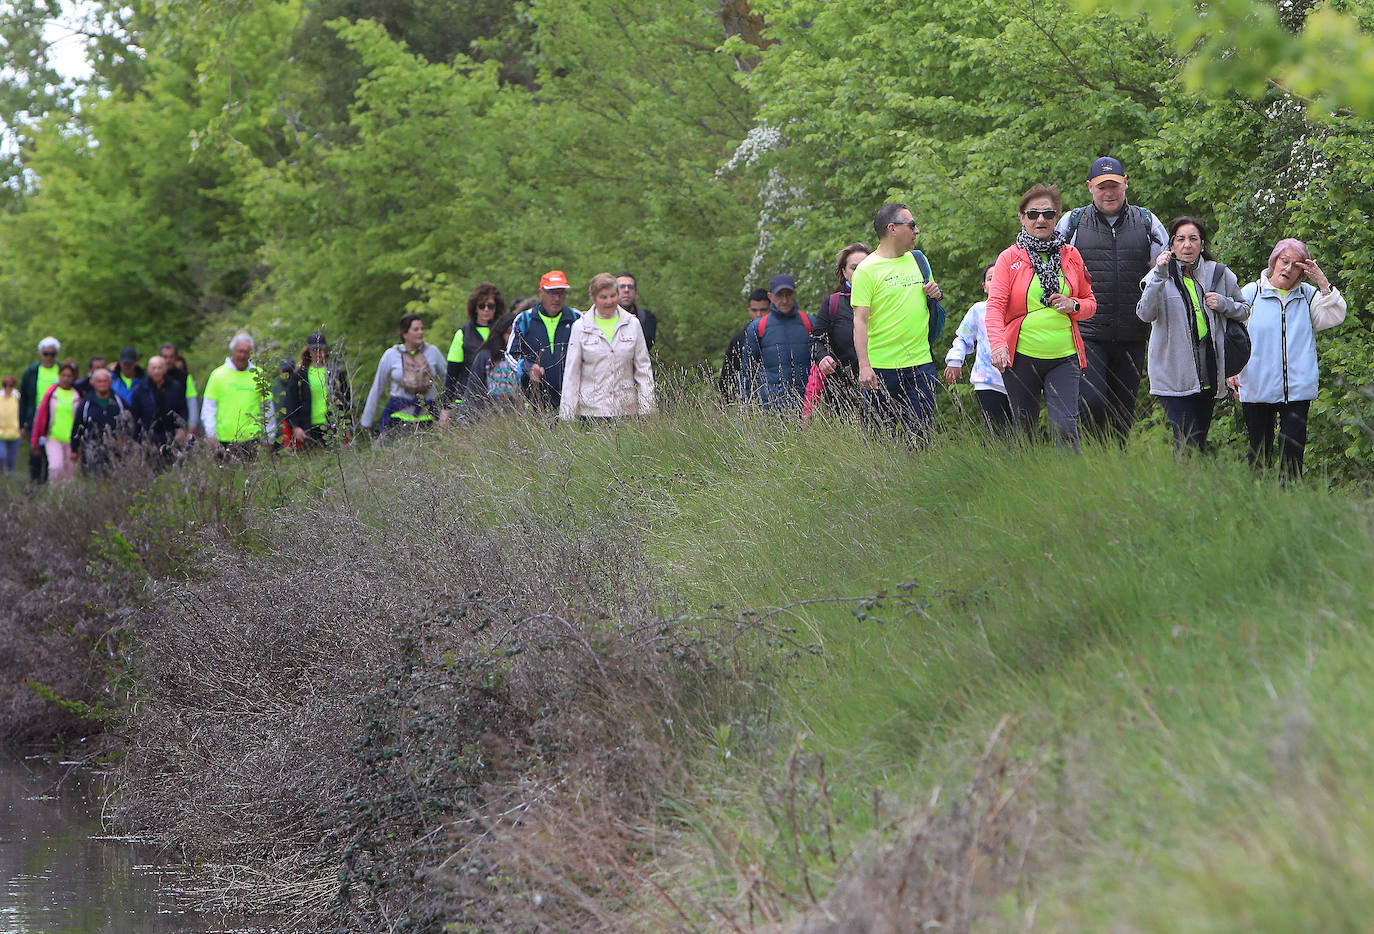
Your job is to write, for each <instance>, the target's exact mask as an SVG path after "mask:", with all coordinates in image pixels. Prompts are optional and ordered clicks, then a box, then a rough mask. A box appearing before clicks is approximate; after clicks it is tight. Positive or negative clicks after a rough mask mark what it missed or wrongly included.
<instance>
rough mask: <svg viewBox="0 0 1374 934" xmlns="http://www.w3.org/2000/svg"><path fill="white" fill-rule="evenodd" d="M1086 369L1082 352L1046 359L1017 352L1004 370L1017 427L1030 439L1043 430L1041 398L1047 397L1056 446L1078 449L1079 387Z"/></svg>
mask: <svg viewBox="0 0 1374 934" xmlns="http://www.w3.org/2000/svg"><path fill="white" fill-rule="evenodd" d="M1082 372H1083V371H1082V370H1080V369H1079V368H1078V354H1070V355H1069V356H1067V357H1060V358H1059V359H1057V360H1042V359H1040V358H1039V357H1028V356H1026V355H1025V354H1017V355H1016V358H1015V359H1014V360H1012V362H1011V366H1009V367H1007V368H1006V369H1005V370H1003V371H1002V382H1003V384H1004V385H1005V386H1006V387H1007V402H1008V403H1009V404H1010V406H1011V413H1012V418H1013V419H1014V421H1015V424H1016V429H1017V431H1018V432H1020V433H1021V435H1022V436H1023V437H1024V438H1025V439H1026V440H1028V441H1034V440H1035V439H1036V438H1037V436H1038V435H1039V433H1040V399H1041V397H1042V396H1043V397H1044V399H1045V409H1046V416H1047V418H1048V421H1049V423H1050V434H1051V436H1052V437H1053V438H1054V443H1055V445H1056V446H1059V445H1062V446H1064V447H1069V448H1072V449H1073V450H1074V451H1075V452H1076V451H1077V450H1078V391H1079V385H1080V376H1081V375H1082Z"/></svg>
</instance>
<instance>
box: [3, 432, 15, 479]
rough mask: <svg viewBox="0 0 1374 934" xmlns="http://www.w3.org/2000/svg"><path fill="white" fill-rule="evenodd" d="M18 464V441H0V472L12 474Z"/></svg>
mask: <svg viewBox="0 0 1374 934" xmlns="http://www.w3.org/2000/svg"><path fill="white" fill-rule="evenodd" d="M17 463H19V439H18V438H6V439H4V440H3V441H0V471H3V472H4V473H14V465H15V464H17Z"/></svg>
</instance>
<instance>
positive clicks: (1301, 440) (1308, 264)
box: [1228, 238, 1345, 479]
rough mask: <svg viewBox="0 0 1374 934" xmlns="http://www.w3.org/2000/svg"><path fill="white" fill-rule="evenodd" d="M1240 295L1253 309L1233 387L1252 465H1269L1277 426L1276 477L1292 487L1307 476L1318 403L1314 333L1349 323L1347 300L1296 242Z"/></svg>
mask: <svg viewBox="0 0 1374 934" xmlns="http://www.w3.org/2000/svg"><path fill="white" fill-rule="evenodd" d="M1304 280H1307V281H1304ZM1242 292H1243V294H1244V297H1245V300H1246V301H1248V302H1249V303H1250V345H1251V350H1250V360H1249V362H1248V363H1246V365H1245V369H1243V370H1241V371H1240V374H1239V375H1238V376H1233V377H1232V378H1231V379H1230V380H1228V382H1229V384H1230V386H1231V388H1232V389H1236V390H1238V391H1239V394H1240V409H1241V414H1243V415H1244V416H1245V431H1246V433H1247V434H1248V435H1249V436H1250V462H1251V463H1252V464H1255V465H1260V466H1268V465H1269V463H1271V462H1272V459H1273V456H1274V441H1275V435H1274V428H1275V425H1277V427H1278V438H1277V440H1278V446H1279V470H1280V472H1281V473H1282V475H1283V476H1284V477H1285V478H1287V479H1295V478H1297V477H1299V476H1301V475H1302V455H1303V450H1304V449H1305V448H1306V446H1307V410H1308V408H1309V407H1310V406H1311V405H1312V400H1314V399H1316V398H1317V378H1318V369H1317V339H1316V333H1317V332H1318V331H1325V330H1326V329H1327V328H1331V327H1335V326H1336V325H1338V324H1340V323H1341V322H1342V321H1344V320H1345V299H1343V298H1341V293H1340V292H1338V291H1336V288H1335V287H1334V286H1333V285H1332V284H1331V280H1329V279H1327V278H1326V273H1324V272H1322V270H1321V267H1320V266H1318V265H1317V264H1316V262H1315V261H1314V260H1313V259H1312V254H1311V253H1310V252H1309V251H1308V249H1307V244H1305V243H1303V242H1302V241H1301V240H1294V239H1292V238H1288V239H1285V240H1280V241H1279V242H1278V243H1276V244H1274V251H1273V252H1272V253H1270V254H1269V268H1268V269H1266V270H1265V271H1264V272H1263V273H1261V274H1260V277H1259V280H1258V281H1257V282H1252V283H1250V284H1249V285H1247V286H1246V287H1245V288H1244V289H1243V290H1242Z"/></svg>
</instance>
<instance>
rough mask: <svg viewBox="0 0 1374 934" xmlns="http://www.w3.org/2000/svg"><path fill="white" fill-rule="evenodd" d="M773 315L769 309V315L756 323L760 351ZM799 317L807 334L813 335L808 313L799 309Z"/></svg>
mask: <svg viewBox="0 0 1374 934" xmlns="http://www.w3.org/2000/svg"><path fill="white" fill-rule="evenodd" d="M772 313H773V309H771V308H770V309H768V314H767V315H764V316H763V317H762V318H760V319H759V320H758V321H757V322H755V323H756V324H757V325H758V332H759V349H760V350H762V349H763V332H764V329H765V327H767V324H768V315H771V314H772ZM832 313H833V312H832ZM797 316H798V317H799V318H801V320H802V324H804V325H806V333H807V334H810V333H811V316H810V315H808V314H807V313H806V312H804V311H802V310H801V309H800V308H798V309H797Z"/></svg>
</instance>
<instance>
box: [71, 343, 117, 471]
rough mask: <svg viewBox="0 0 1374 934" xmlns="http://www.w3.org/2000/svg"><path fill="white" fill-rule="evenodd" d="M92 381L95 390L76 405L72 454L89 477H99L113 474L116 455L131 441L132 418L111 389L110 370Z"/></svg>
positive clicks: (95, 376)
mask: <svg viewBox="0 0 1374 934" xmlns="http://www.w3.org/2000/svg"><path fill="white" fill-rule="evenodd" d="M90 381H91V391H90V392H88V393H86V395H85V396H83V397H82V398H81V401H80V402H78V403H77V404H76V418H75V420H74V421H73V422H72V454H73V455H74V456H76V457H78V458H80V461H81V466H82V469H84V470H85V471H86V473H87V474H91V475H99V474H104V473H107V472H108V471H109V469H110V462H111V460H112V459H113V456H114V454H115V452H116V451H117V450H118V448H119V446H121V445H123V444H125V443H127V442H128V440H129V436H130V434H131V429H132V425H131V424H130V423H131V421H132V419H131V417H130V415H129V407H128V406H127V405H125V404H124V400H123V399H121V398H119V396H117V395H116V394H115V393H114V392H113V390H112V389H111V382H112V377H111V376H110V371H109V370H106V369H103V368H102V369H99V370H96V371H95V372H94V373H92V374H91V376H90Z"/></svg>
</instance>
